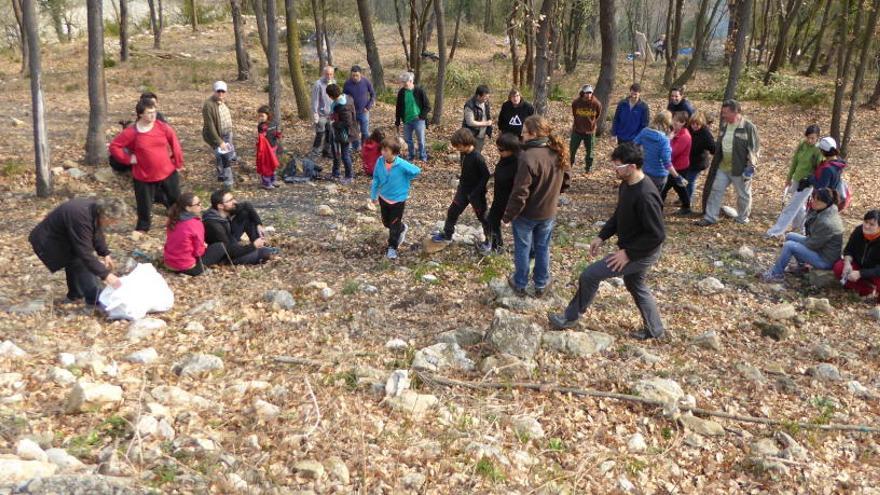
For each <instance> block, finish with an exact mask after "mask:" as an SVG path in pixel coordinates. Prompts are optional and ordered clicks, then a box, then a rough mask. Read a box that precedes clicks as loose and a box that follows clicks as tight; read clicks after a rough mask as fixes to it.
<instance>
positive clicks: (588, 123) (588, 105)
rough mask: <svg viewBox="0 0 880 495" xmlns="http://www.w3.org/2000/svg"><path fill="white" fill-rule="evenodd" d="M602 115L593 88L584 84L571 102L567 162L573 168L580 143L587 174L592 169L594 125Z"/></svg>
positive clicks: (600, 105) (600, 106)
mask: <svg viewBox="0 0 880 495" xmlns="http://www.w3.org/2000/svg"><path fill="white" fill-rule="evenodd" d="M601 114H602V104H601V103H600V102H599V100H597V99H596V98H594V97H593V86H591V85H589V84H584V85H583V86H581V90H580V93H579V94H578V97H577V98H575V99H574V101H573V102H571V115H572V117H574V122H573V123H572V126H571V141H569V147H568V151H569V153H568V160H569V161H570V162H571V165H572V166H574V158H575V155H576V154H577V151H578V148H580V147H581V142H583V143H584V149H585V151H586V152H585V154H584V164H585V169H586V171H587V173H589V172H590V170H592V168H593V136H594V135H595V133H596V123H597V122H598V120H599V115H601Z"/></svg>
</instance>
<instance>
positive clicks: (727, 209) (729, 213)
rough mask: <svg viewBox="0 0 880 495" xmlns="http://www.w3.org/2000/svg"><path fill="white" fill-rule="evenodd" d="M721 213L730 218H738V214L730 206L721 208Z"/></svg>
mask: <svg viewBox="0 0 880 495" xmlns="http://www.w3.org/2000/svg"><path fill="white" fill-rule="evenodd" d="M721 213H723V214H724V215H725V216H727V217H730V218H739V213H738V212H737V211H736V208H734V207H732V206H722V207H721Z"/></svg>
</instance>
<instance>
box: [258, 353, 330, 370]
mask: <svg viewBox="0 0 880 495" xmlns="http://www.w3.org/2000/svg"><path fill="white" fill-rule="evenodd" d="M272 360H273V361H275V362H276V363H284V364H298V365H301V366H317V367H318V368H320V367H322V366H327V365H328V364H330V363H325V362H324V361H318V360H317V359H309V358H304V357H296V356H275V357H274V358H272Z"/></svg>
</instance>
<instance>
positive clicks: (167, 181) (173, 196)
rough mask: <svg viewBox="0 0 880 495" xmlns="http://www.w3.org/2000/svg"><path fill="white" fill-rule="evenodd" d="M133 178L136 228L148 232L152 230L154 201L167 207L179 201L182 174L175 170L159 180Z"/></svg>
mask: <svg viewBox="0 0 880 495" xmlns="http://www.w3.org/2000/svg"><path fill="white" fill-rule="evenodd" d="M132 180H133V182H134V199H135V201H136V202H137V225H136V226H135V228H134V229H135V230H142V231H144V232H146V231H148V230H150V223H151V216H152V212H151V209H152V208H153V202H154V201H158V202H161V203H162V204H163V205H165V207H166V208H170V207H171V205H173V204H174V203H176V202H177V197H178V196H180V175H179V174H178V173H177V171H176V170H175V171H174V172H172V173H171V175H169V176H168V177H166V178H164V179H162V180H160V181H159V182H141V181H139V180H137V179H132Z"/></svg>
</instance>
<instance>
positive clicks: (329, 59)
mask: <svg viewBox="0 0 880 495" xmlns="http://www.w3.org/2000/svg"><path fill="white" fill-rule="evenodd" d="M321 31H323V33H324V49H325V50H326V51H327V65H333V50H332V49H331V48H330V35H329V34H328V33H327V1H326V0H321Z"/></svg>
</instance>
